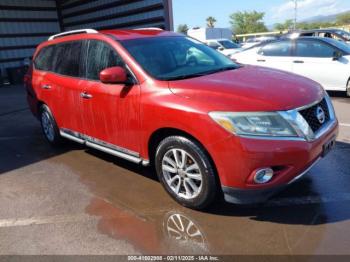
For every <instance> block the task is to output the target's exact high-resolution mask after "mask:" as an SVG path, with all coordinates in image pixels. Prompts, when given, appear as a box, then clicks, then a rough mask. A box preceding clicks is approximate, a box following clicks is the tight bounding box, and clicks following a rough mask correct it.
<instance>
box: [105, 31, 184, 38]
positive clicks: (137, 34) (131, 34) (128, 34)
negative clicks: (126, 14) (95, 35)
mask: <svg viewBox="0 0 350 262" xmlns="http://www.w3.org/2000/svg"><path fill="white" fill-rule="evenodd" d="M99 33H101V34H106V35H112V36H114V37H115V38H117V39H118V40H131V39H139V38H149V37H166V36H180V34H177V33H174V32H170V31H163V30H161V29H136V30H102V31H99Z"/></svg>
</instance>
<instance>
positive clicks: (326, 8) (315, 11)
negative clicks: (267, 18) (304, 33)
mask: <svg viewBox="0 0 350 262" xmlns="http://www.w3.org/2000/svg"><path fill="white" fill-rule="evenodd" d="M342 11H344V9H342V7H341V5H340V2H339V0H299V1H298V20H303V19H305V18H309V17H313V16H319V15H331V14H335V13H338V12H342ZM273 13H274V14H273V15H272V18H273V19H274V20H286V19H292V18H294V1H286V2H285V3H283V4H282V5H280V6H277V7H275V8H274V10H273Z"/></svg>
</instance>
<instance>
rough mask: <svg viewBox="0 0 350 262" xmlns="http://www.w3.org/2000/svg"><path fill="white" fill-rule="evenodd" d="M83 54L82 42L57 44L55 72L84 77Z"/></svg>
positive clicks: (54, 62)
mask: <svg viewBox="0 0 350 262" xmlns="http://www.w3.org/2000/svg"><path fill="white" fill-rule="evenodd" d="M81 52H82V41H75V42H67V43H61V44H57V45H56V46H55V52H54V58H53V71H54V72H55V73H57V74H61V75H66V76H72V77H81V76H83V74H82V66H81V60H82V58H81Z"/></svg>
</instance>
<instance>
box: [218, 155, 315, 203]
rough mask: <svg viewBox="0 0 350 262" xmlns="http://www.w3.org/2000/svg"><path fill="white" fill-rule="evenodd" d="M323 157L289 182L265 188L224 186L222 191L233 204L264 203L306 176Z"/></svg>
mask: <svg viewBox="0 0 350 262" xmlns="http://www.w3.org/2000/svg"><path fill="white" fill-rule="evenodd" d="M321 159H322V158H321V157H320V158H318V159H317V160H316V161H315V162H313V163H312V164H311V165H310V166H309V167H308V168H307V169H305V171H304V172H302V173H301V174H299V175H298V176H296V177H294V178H293V179H292V180H291V181H289V183H288V184H284V185H280V186H275V187H273V188H265V189H239V188H233V187H226V186H222V191H223V193H224V198H225V201H227V202H229V203H233V204H239V205H251V204H257V203H263V202H265V201H267V200H268V199H269V198H270V197H272V196H273V195H275V194H277V193H278V192H280V191H282V190H283V189H285V188H286V187H287V186H288V185H290V184H293V183H294V182H296V181H298V180H299V179H301V178H302V177H303V176H305V175H306V174H307V173H308V172H309V171H310V169H312V168H313V167H314V165H316V164H317V163H318V161H319V160H321Z"/></svg>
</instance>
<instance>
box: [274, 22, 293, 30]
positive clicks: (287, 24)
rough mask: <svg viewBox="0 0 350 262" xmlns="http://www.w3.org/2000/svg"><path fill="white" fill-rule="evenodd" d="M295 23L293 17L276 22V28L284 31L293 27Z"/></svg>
mask: <svg viewBox="0 0 350 262" xmlns="http://www.w3.org/2000/svg"><path fill="white" fill-rule="evenodd" d="M293 25H294V22H293V20H292V19H288V20H286V21H285V22H284V23H277V24H275V30H276V31H284V30H289V29H292V28H293Z"/></svg>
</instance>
